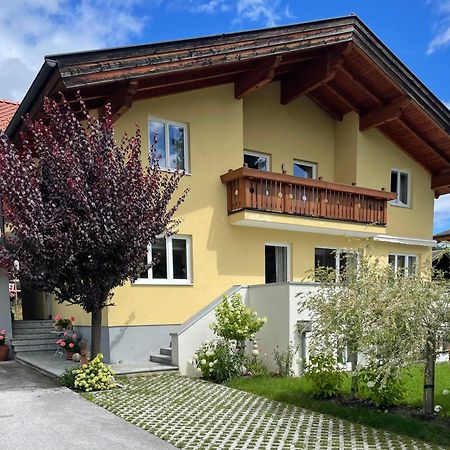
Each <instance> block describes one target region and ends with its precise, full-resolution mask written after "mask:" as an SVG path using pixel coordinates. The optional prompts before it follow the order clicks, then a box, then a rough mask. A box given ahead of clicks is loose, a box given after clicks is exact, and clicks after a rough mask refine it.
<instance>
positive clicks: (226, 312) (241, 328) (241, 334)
mask: <svg viewBox="0 0 450 450" xmlns="http://www.w3.org/2000/svg"><path fill="white" fill-rule="evenodd" d="M266 322H267V319H266V318H265V317H258V314H257V313H256V311H252V310H251V309H250V308H248V307H246V306H245V305H244V303H243V302H242V297H241V296H240V295H239V294H234V295H232V296H231V297H224V299H223V302H222V303H221V304H220V305H219V306H218V307H217V308H216V323H213V324H212V325H211V329H212V330H213V331H214V333H215V334H216V335H217V336H219V337H221V338H224V339H227V340H235V341H238V342H240V341H245V340H247V339H249V338H251V337H252V336H253V335H254V334H256V333H257V332H258V331H259V330H261V328H262V327H263V325H264V324H265V323H266Z"/></svg>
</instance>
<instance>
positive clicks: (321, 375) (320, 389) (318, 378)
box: [305, 352, 344, 398]
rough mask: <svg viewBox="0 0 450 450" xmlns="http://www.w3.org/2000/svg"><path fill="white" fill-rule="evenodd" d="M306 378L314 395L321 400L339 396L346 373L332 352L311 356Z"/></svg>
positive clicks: (306, 369)
mask: <svg viewBox="0 0 450 450" xmlns="http://www.w3.org/2000/svg"><path fill="white" fill-rule="evenodd" d="M305 377H306V379H307V380H308V381H309V383H310V385H311V392H312V394H313V395H314V396H316V397H321V398H330V397H335V396H336V395H338V394H339V393H340V392H341V388H342V383H343V381H344V373H343V372H342V370H340V368H339V366H338V364H337V360H336V358H335V357H334V356H333V355H332V354H331V352H330V353H328V352H318V353H313V354H311V356H310V358H309V361H308V364H307V365H306V368H305Z"/></svg>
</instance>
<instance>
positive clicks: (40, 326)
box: [11, 320, 58, 355]
mask: <svg viewBox="0 0 450 450" xmlns="http://www.w3.org/2000/svg"><path fill="white" fill-rule="evenodd" d="M57 340H58V336H57V335H56V333H55V329H54V328H53V320H20V321H19V320H18V321H15V322H14V323H13V337H12V340H11V344H12V347H13V349H14V352H15V353H16V355H20V354H24V353H31V352H55V351H56V349H57V347H56V341H57Z"/></svg>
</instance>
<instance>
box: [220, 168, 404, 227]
mask: <svg viewBox="0 0 450 450" xmlns="http://www.w3.org/2000/svg"><path fill="white" fill-rule="evenodd" d="M220 179H221V180H222V183H226V185H227V198H228V201H227V208H228V213H229V214H231V213H234V212H237V211H243V210H253V211H263V212H270V213H278V214H290V215H295V216H302V217H315V218H320V219H331V220H339V221H346V222H355V223H361V224H373V225H383V226H384V225H386V223H387V203H388V201H390V200H394V199H395V198H396V197H397V194H395V193H392V192H385V191H381V190H380V191H378V190H375V189H366V188H360V187H356V186H349V185H346V184H339V183H330V182H328V181H322V180H312V179H309V178H299V177H294V176H291V175H285V174H279V173H273V172H263V171H260V170H256V169H249V168H246V167H241V168H239V169H236V170H230V171H229V172H228V173H226V174H224V175H222V176H221V177H220Z"/></svg>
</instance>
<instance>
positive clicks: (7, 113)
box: [0, 99, 19, 130]
mask: <svg viewBox="0 0 450 450" xmlns="http://www.w3.org/2000/svg"><path fill="white" fill-rule="evenodd" d="M18 107H19V103H18V102H11V101H9V100H2V99H0V130H5V129H6V127H7V126H8V124H9V121H10V120H11V119H12V116H13V115H14V113H15V112H16V110H17V108H18Z"/></svg>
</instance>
